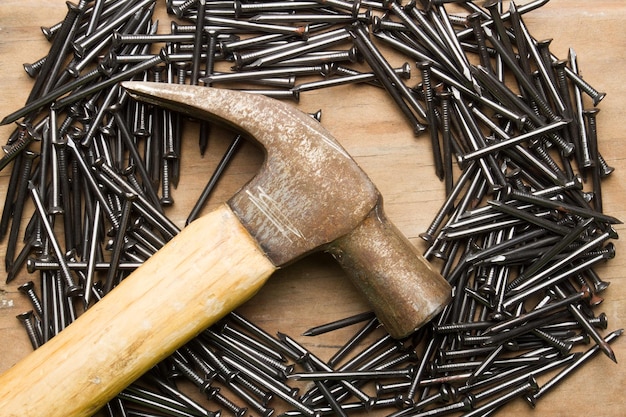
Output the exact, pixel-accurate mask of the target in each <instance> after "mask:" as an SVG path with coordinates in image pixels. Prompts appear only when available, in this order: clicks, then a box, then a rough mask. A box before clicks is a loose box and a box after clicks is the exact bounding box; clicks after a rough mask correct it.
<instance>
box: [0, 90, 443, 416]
mask: <svg viewBox="0 0 626 417" xmlns="http://www.w3.org/2000/svg"><path fill="white" fill-rule="evenodd" d="M123 86H124V87H125V88H126V89H127V90H128V92H129V93H130V94H131V95H132V96H133V97H134V98H136V99H138V100H142V101H146V102H149V103H153V104H156V105H160V106H164V107H167V108H170V109H173V110H176V111H179V112H182V113H186V114H188V115H190V116H193V117H195V118H197V119H201V120H211V121H216V122H222V123H225V124H226V125H228V126H231V127H233V128H235V129H236V130H238V131H240V132H242V133H243V134H245V135H246V136H247V137H249V138H252V139H254V140H255V141H256V142H258V143H259V144H260V145H261V146H262V147H263V149H264V150H265V152H266V155H265V161H264V163H263V166H262V167H261V170H260V172H259V173H258V174H257V175H256V176H255V177H254V178H253V179H252V180H251V181H250V182H249V183H248V184H246V185H245V186H244V187H243V188H242V189H241V190H240V191H238V192H237V194H235V195H234V196H233V197H232V198H231V199H230V200H229V201H228V202H227V203H225V204H223V205H221V206H220V207H219V208H217V209H216V210H214V211H213V212H211V213H209V214H207V215H205V216H203V217H201V218H199V219H197V220H196V221H194V222H192V223H191V224H189V225H188V226H187V227H186V228H184V229H183V230H182V232H181V233H180V234H178V235H177V236H176V237H174V238H173V239H172V240H171V241H170V242H169V243H168V244H167V245H165V246H164V247H163V248H162V249H161V250H159V251H158V252H157V253H156V254H155V255H154V256H152V257H151V258H150V259H149V260H148V261H146V262H145V263H144V264H143V265H142V266H141V267H139V268H138V269H137V270H136V271H135V272H133V273H132V274H131V275H130V276H129V277H127V278H126V279H124V280H123V281H122V282H121V284H120V285H118V286H117V287H116V288H114V289H113V291H111V292H110V293H109V294H108V295H107V296H106V297H104V298H103V299H102V300H100V301H99V302H98V303H96V304H95V305H93V306H92V307H91V308H90V309H89V310H87V311H86V312H85V313H84V314H82V315H81V316H80V317H79V318H78V319H77V320H76V321H75V322H74V323H72V324H71V325H70V326H68V327H67V328H66V329H65V330H63V331H62V332H61V333H60V334H59V335H57V336H55V337H54V338H52V339H51V340H50V341H49V342H47V343H46V344H44V345H43V346H41V347H40V348H39V349H37V350H35V351H34V352H32V353H31V354H30V355H29V356H27V357H26V358H24V359H23V360H22V361H20V362H18V363H17V364H16V365H14V366H13V367H12V368H10V369H9V370H8V371H6V372H5V373H4V374H3V375H0V414H1V415H2V416H4V417H9V416H12V417H18V416H19V417H29V416H33V417H34V416H37V417H40V416H48V417H56V416H58V417H68V416H72V417H77V416H90V415H93V414H94V413H96V412H97V411H98V410H99V409H100V408H101V407H102V406H104V405H105V404H106V402H107V401H109V400H111V399H112V398H113V397H114V396H115V395H116V394H117V393H119V392H120V391H122V390H123V389H124V388H125V387H126V386H128V385H129V384H130V383H132V382H133V381H134V380H135V379H137V378H138V377H140V376H141V375H142V374H143V373H145V372H146V371H148V370H149V369H150V368H151V367H153V366H154V365H156V364H157V363H158V362H160V361H161V360H163V359H165V358H166V357H167V356H169V355H170V354H172V353H173V352H174V351H175V350H176V349H177V348H179V347H180V346H182V345H184V344H185V343H186V342H187V341H189V340H190V339H192V338H193V337H195V336H196V335H197V334H198V333H200V332H201V331H202V330H204V329H205V328H207V327H209V326H210V325H211V324H213V323H215V322H216V321H218V320H219V319H220V318H222V317H223V316H225V315H226V314H227V313H229V312H230V311H232V310H234V309H235V308H236V307H238V306H239V305H240V304H242V303H243V302H245V301H246V300H248V299H249V298H250V297H252V296H253V295H254V294H255V293H256V292H257V291H258V290H259V288H260V287H261V286H262V285H263V284H264V283H265V281H266V280H267V279H268V278H269V276H270V275H271V274H272V273H273V272H274V271H275V270H276V269H278V268H280V267H282V266H284V265H287V264H289V263H291V262H293V261H295V260H297V259H298V258H300V257H303V256H304V255H306V254H307V253H310V252H312V251H315V250H324V251H327V252H329V253H331V254H332V255H333V256H334V258H336V259H337V261H338V262H339V263H340V264H341V265H342V266H343V267H344V269H345V270H346V271H347V272H348V275H349V276H350V277H351V278H352V281H353V282H354V284H355V286H356V287H357V288H359V289H360V290H361V291H362V292H363V294H364V296H365V297H366V299H367V300H368V301H369V302H370V304H371V306H372V308H373V310H374V312H375V313H376V315H377V317H378V319H379V320H380V322H381V323H382V324H383V325H384V327H385V328H386V330H387V331H388V332H389V333H390V334H391V335H392V336H393V337H396V338H402V337H405V336H407V335H409V334H411V333H412V332H413V331H415V330H416V329H418V328H419V327H420V326H422V325H424V324H425V323H426V322H428V321H429V320H430V319H431V318H432V317H433V316H435V315H436V314H437V313H438V312H439V311H441V309H442V308H443V307H444V306H445V305H446V304H447V303H448V302H449V299H450V286H449V284H448V283H447V281H446V280H444V279H443V277H441V275H439V273H437V272H436V271H435V270H434V269H433V268H432V267H431V266H430V265H429V264H428V262H427V261H426V260H424V259H423V258H422V257H421V256H420V255H419V254H418V252H417V250H416V249H415V248H414V247H413V245H412V244H411V243H410V242H409V241H408V240H407V239H406V238H405V237H404V236H402V234H401V233H400V232H399V231H398V230H397V229H396V228H395V227H394V226H393V224H391V223H390V221H389V220H388V219H387V218H386V217H385V214H384V213H383V207H382V198H381V195H380V193H379V192H378V190H377V189H376V187H375V186H374V185H373V184H372V182H371V181H370V180H369V178H368V177H367V176H366V174H365V173H364V172H363V171H362V170H361V169H360V168H359V166H358V165H357V164H356V162H355V161H354V160H353V159H352V158H351V157H350V156H349V155H348V153H347V152H346V151H345V150H344V149H343V148H342V147H341V146H340V145H339V144H338V143H337V141H336V140H335V139H334V138H333V137H332V136H331V134H330V133H329V132H328V131H327V130H325V129H324V128H323V127H322V126H321V125H320V124H319V123H318V122H317V121H316V120H314V119H313V118H311V117H310V116H309V115H307V114H305V113H303V112H301V111H299V110H297V109H296V108H294V107H293V106H291V105H288V104H284V103H282V102H279V101H276V100H274V99H270V98H266V97H263V96H258V95H251V94H246V93H242V92H236V91H232V90H221V89H215V88H207V87H198V86H182V85H173V84H172V85H168V84H156V83H143V82H126V83H123Z"/></svg>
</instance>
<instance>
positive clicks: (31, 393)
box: [0, 205, 275, 417]
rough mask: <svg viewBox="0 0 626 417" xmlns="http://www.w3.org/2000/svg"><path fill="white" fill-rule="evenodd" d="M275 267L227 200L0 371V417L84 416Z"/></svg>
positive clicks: (240, 298)
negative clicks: (33, 349)
mask: <svg viewBox="0 0 626 417" xmlns="http://www.w3.org/2000/svg"><path fill="white" fill-rule="evenodd" d="M274 271H275V267H274V265H273V264H272V263H271V262H270V261H269V260H268V259H267V258H266V257H265V256H264V254H263V253H262V251H261V250H260V248H259V247H258V246H257V244H256V242H255V241H254V240H253V239H252V238H251V237H250V235H249V234H248V232H247V231H246V230H245V229H244V228H243V227H242V226H241V224H240V223H239V221H238V219H237V218H236V217H235V215H234V214H233V213H232V211H231V210H230V208H229V207H228V206H226V205H223V206H221V207H220V208H218V209H217V210H216V211H214V212H212V213H210V214H208V215H206V216H204V217H202V218H199V219H198V220H196V221H194V222H193V223H191V224H190V225H189V226H188V227H186V228H185V229H183V231H182V232H181V233H180V234H179V235H177V236H176V237H175V238H174V239H173V240H171V241H170V242H169V243H168V244H167V245H166V246H164V247H163V248H162V249H161V250H160V251H159V252H158V253H157V254H155V255H154V256H153V257H152V258H150V259H149V260H148V261H147V262H145V263H144V264H143V265H142V266H141V267H140V268H139V269H137V270H136V271H135V272H134V273H133V274H131V275H130V276H129V277H128V278H126V279H125V280H124V281H122V283H121V284H120V285H119V286H117V287H116V288H115V289H114V290H113V291H112V292H111V293H110V294H108V295H107V296H106V297H104V298H103V299H102V300H101V301H99V302H98V303H97V304H95V305H94V306H93V307H92V308H90V309H89V310H87V312H85V313H84V314H83V315H82V316H81V317H79V318H78V320H76V321H75V322H74V323H72V324H71V325H70V326H68V327H67V328H66V329H65V330H63V331H62V332H61V333H60V334H59V335H57V336H55V337H54V338H52V339H51V340H50V341H49V342H48V343H46V344H44V345H43V346H42V347H40V348H39V349H37V350H35V351H34V352H33V353H32V354H30V355H29V356H27V357H26V358H24V359H23V360H22V361H20V362H19V363H18V364H16V365H15V366H13V367H12V368H11V369H9V370H8V371H7V372H5V373H4V374H3V375H1V376H0V415H2V416H3V417H13V416H14V417H30V416H32V417H35V416H36V417H41V416H47V417H56V416H58V417H70V416H71V417H78V416H90V415H92V414H94V413H95V412H96V411H97V410H98V409H100V408H101V407H102V406H103V405H104V404H106V402H107V401H109V400H110V399H111V398H113V397H114V396H115V395H116V394H117V393H118V392H120V391H121V390H123V389H124V388H125V387H126V386H128V385H129V384H130V383H131V382H132V381H134V380H135V379H137V378H138V377H139V376H141V375H142V374H143V373H145V372H146V371H147V370H149V369H150V368H151V367H152V366H154V365H155V364H157V363H158V362H159V361H161V360H163V359H164V358H166V357H167V356H168V355H170V354H171V353H172V352H173V351H174V350H176V349H177V348H178V347H180V346H182V345H183V344H184V343H185V342H187V341H188V340H190V339H191V338H193V337H194V336H196V335H197V334H198V333H199V332H200V331H202V330H203V329H204V328H206V327H208V326H210V325H211V324H213V323H215V322H216V321H217V320H219V319H220V318H221V317H223V316H224V315H225V314H227V313H228V312H230V311H232V310H233V309H235V308H236V307H237V306H239V305H240V304H242V303H243V302H244V301H246V300H247V299H249V298H250V297H252V296H253V295H254V294H255V293H256V292H257V291H258V289H259V288H260V287H261V286H262V285H263V284H264V283H265V281H266V280H267V278H268V277H269V276H270V275H271V274H272V273H273V272H274Z"/></svg>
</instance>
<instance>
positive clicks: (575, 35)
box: [0, 0, 626, 416]
mask: <svg viewBox="0 0 626 417" xmlns="http://www.w3.org/2000/svg"><path fill="white" fill-rule="evenodd" d="M162 6H163V5H162V4H159V7H162ZM65 12H66V7H65V4H64V2H62V1H59V0H45V1H44V0H37V1H35V0H21V1H17V0H3V1H2V2H1V3H0V92H1V95H0V115H2V116H5V115H6V114H8V113H10V112H12V111H14V110H15V109H17V108H19V107H20V106H21V105H22V104H23V103H24V101H25V99H26V97H27V95H28V92H29V91H30V88H31V86H32V80H31V79H30V78H29V77H28V76H27V75H26V74H25V73H24V71H23V70H22V68H21V64H22V63H25V62H33V61H35V60H37V59H39V58H40V57H41V56H43V55H44V54H45V53H46V51H47V48H48V47H49V44H48V43H47V41H46V40H45V39H44V37H43V36H42V35H41V32H40V30H39V27H40V26H48V25H52V24H54V23H56V22H57V21H59V20H60V19H61V18H62V17H63V16H64V15H65ZM164 22H165V21H164ZM525 22H526V23H527V25H528V26H529V28H530V30H531V33H532V34H533V35H534V36H535V37H536V38H537V39H543V38H553V42H552V44H551V50H552V52H553V53H554V54H555V55H557V56H559V57H563V58H565V57H567V50H568V48H569V47H570V46H571V47H573V48H574V49H575V50H576V52H577V53H578V56H579V65H580V68H581V71H582V73H583V76H584V77H585V79H586V80H588V81H589V82H590V83H591V84H592V85H594V86H596V87H597V88H598V89H601V90H603V91H606V92H607V97H606V98H605V99H604V100H603V101H602V102H601V103H600V105H599V107H600V108H601V112H600V114H599V116H598V125H599V148H600V151H601V152H602V154H603V155H604V157H605V158H606V160H607V162H608V163H609V165H611V166H614V167H616V171H615V172H614V173H613V174H612V175H611V176H610V177H609V178H608V179H606V180H605V181H604V182H603V195H604V211H605V212H606V213H607V214H610V215H613V216H615V217H617V218H620V219H622V220H624V219H626V209H625V207H626V192H625V188H626V185H625V184H626V169H624V163H625V161H626V140H625V138H624V136H625V134H624V127H623V120H624V115H625V112H626V87H625V83H626V30H624V22H626V3H625V2H624V1H622V0H612V1H611V0H600V1H593V2H589V1H584V0H552V1H551V2H550V3H549V4H548V5H547V6H544V7H543V8H541V9H540V10H538V11H535V12H532V13H530V14H528V15H525ZM414 73H415V71H414ZM413 77H416V75H414V76H413ZM415 81H416V82H417V78H415ZM586 99H587V98H586ZM587 104H588V105H590V103H589V101H588V102H587ZM299 107H300V108H302V109H303V110H305V111H309V112H313V111H316V110H318V109H322V110H323V116H322V122H323V124H324V126H326V127H327V128H328V129H329V130H330V131H331V132H332V133H333V134H334V135H335V136H336V137H337V138H338V139H339V141H340V142H341V143H342V144H343V145H344V147H345V148H346V149H347V150H348V151H349V152H350V153H351V154H352V155H353V156H354V158H355V159H356V160H357V162H358V163H359V164H360V165H361V166H362V168H363V169H364V170H365V171H366V172H367V173H368V174H369V176H370V177H371V178H372V180H373V181H374V182H375V183H376V185H377V186H378V187H379V189H380V190H381V192H382V194H383V195H384V198H385V207H386V211H387V213H388V216H389V217H390V219H392V220H393V221H394V223H395V224H396V225H397V226H398V227H399V228H400V229H401V230H402V231H403V232H404V233H405V234H406V235H407V236H408V237H409V238H410V240H411V241H412V242H413V243H414V244H415V245H417V246H418V247H422V241H421V240H420V239H419V238H418V234H419V233H420V232H422V231H424V229H425V228H426V226H427V225H428V224H429V222H430V220H431V219H432V217H433V215H434V214H435V212H436V210H437V209H438V208H439V206H440V204H441V203H442V201H443V195H444V194H443V191H442V190H443V185H442V184H441V183H440V182H439V181H437V180H436V177H435V175H434V170H433V167H432V166H431V162H430V161H431V158H430V150H429V145H428V139H427V137H426V136H424V137H420V138H415V137H414V136H413V134H412V133H411V131H410V129H409V128H408V127H407V125H406V124H405V122H404V120H403V119H402V117H401V115H400V114H399V112H398V111H397V110H396V109H395V107H394V106H393V104H392V103H391V101H390V99H389V98H388V97H387V96H386V95H385V94H384V93H383V92H382V91H379V90H377V89H374V88H368V87H362V86H350V87H340V88H335V89H325V90H319V91H314V92H309V93H305V94H303V95H302V96H301V100H300V104H299ZM12 129H13V127H12V126H3V127H1V128H0V138H2V137H4V138H7V137H8V135H9V134H10V132H11V131H12ZM220 136H222V137H220ZM225 138H226V139H225ZM228 138H230V136H229V134H228V133H224V132H222V131H219V130H217V131H214V132H213V135H212V138H211V142H210V146H209V150H208V152H207V155H206V156H205V157H204V158H200V157H199V156H198V155H197V150H196V149H197V147H196V144H195V139H193V140H192V143H186V144H185V149H184V151H185V158H186V159H187V161H188V163H187V165H186V167H185V172H184V177H183V178H182V179H181V186H180V187H179V188H178V189H177V190H175V193H174V198H175V201H176V203H175V205H174V207H172V209H171V210H170V212H168V214H170V215H171V217H172V218H173V219H174V220H175V221H176V222H177V224H178V225H179V226H182V225H183V224H184V219H185V217H186V213H187V212H188V211H189V209H190V207H191V206H192V204H193V203H194V201H195V198H197V195H198V194H199V192H200V190H201V189H202V188H203V187H204V184H205V182H206V180H207V178H208V175H210V172H212V170H213V167H214V166H215V164H216V163H217V161H218V160H219V158H220V157H221V154H222V152H223V149H225V147H226V146H227V143H228ZM0 141H2V142H4V140H2V139H0ZM260 161H261V156H260V155H258V153H256V150H255V149H254V148H252V147H250V146H247V147H245V148H244V149H243V152H242V153H241V154H240V155H238V156H237V158H236V159H235V161H234V162H233V164H232V165H231V166H230V167H229V169H228V171H227V175H226V177H225V178H224V180H223V181H222V183H221V184H220V187H219V190H218V191H217V192H216V193H215V194H214V195H213V197H212V200H211V204H210V206H211V207H215V205H216V204H218V203H219V202H221V201H224V200H225V199H227V198H228V197H229V194H232V192H233V191H234V190H236V188H237V187H238V186H239V185H241V184H242V183H243V182H244V181H245V180H246V179H247V178H249V177H250V176H252V175H253V174H254V171H255V169H256V168H257V167H258V165H259V163H260ZM8 173H9V170H8V169H5V170H3V171H2V172H0V191H1V192H2V194H3V192H4V190H5V189H6V184H7V176H8ZM616 230H617V231H618V233H620V234H621V235H622V238H623V235H624V233H625V231H626V227H624V225H618V226H617V227H616ZM614 243H615V246H616V249H617V256H616V258H615V259H613V260H611V261H609V262H608V263H606V264H605V265H602V266H601V267H599V268H598V269H597V271H598V272H599V274H600V275H601V276H602V278H603V279H605V280H607V281H610V282H611V285H610V287H609V288H608V289H607V290H606V291H605V292H604V293H603V294H602V295H603V297H605V301H604V303H603V304H602V305H601V306H600V307H599V308H598V311H604V312H605V313H606V314H607V316H608V318H609V329H617V328H621V327H625V326H626V319H625V317H626V280H625V279H624V278H625V277H624V274H625V272H624V271H625V270H626V261H624V259H625V256H626V255H625V254H624V250H625V249H626V245H625V244H624V241H623V240H616V241H614ZM0 253H2V254H3V253H4V246H1V247H0ZM29 279H31V278H30V277H29V276H28V274H27V273H26V272H24V273H22V274H21V275H20V276H19V277H18V278H17V279H16V280H15V281H13V282H12V283H11V284H10V285H5V284H4V279H2V280H0V281H2V282H0V371H3V370H5V369H7V368H9V367H10V366H11V365H13V364H14V363H15V362H16V361H17V360H19V359H20V358H22V357H24V356H26V355H27V354H28V353H29V352H30V351H31V350H32V349H31V347H30V344H29V342H28V339H27V338H26V335H25V333H24V331H23V329H22V327H21V326H20V323H19V322H18V321H17V320H16V319H15V316H16V315H17V314H19V313H21V312H23V311H25V310H27V309H30V307H29V305H28V303H27V301H26V300H25V298H24V297H23V296H22V295H21V294H19V293H18V291H17V287H18V286H19V285H20V284H22V283H24V282H25V281H27V280H29ZM366 309H367V307H366V305H365V303H364V302H363V300H362V299H361V298H360V297H359V296H358V295H357V294H356V293H355V291H354V289H353V288H352V287H351V286H350V284H349V283H348V282H347V280H346V279H345V277H344V275H343V272H342V271H341V270H340V269H339V268H338V266H337V265H336V264H335V263H334V262H333V261H332V260H331V259H330V258H329V257H328V256H325V255H313V256H310V257H308V258H306V259H303V260H302V261H299V262H298V263H296V264H294V265H292V266H290V267H288V268H286V269H284V270H283V271H279V272H278V273H277V274H275V275H274V276H273V277H272V278H271V279H270V281H269V283H268V284H267V285H266V286H265V287H264V288H263V289H262V290H261V292H260V293H259V294H258V295H257V296H255V297H254V298H253V299H252V300H251V301H250V302H248V303H247V304H246V305H245V306H244V308H243V310H242V311H243V312H244V313H245V314H247V315H248V316H250V318H252V319H254V321H255V322H256V323H258V324H259V325H261V326H263V327H264V328H265V329H267V330H268V331H270V332H275V331H277V330H279V331H282V332H285V333H287V334H290V335H292V336H294V337H297V338H298V339H299V340H300V341H301V342H302V343H304V344H306V345H307V346H308V347H310V348H311V349H313V350H314V351H315V352H317V353H318V354H319V355H320V356H321V357H323V358H325V357H328V356H329V355H330V354H331V352H333V351H334V349H336V348H337V346H339V345H340V344H341V343H343V342H342V340H343V339H342V338H343V337H345V335H346V333H345V332H344V333H343V334H341V332H339V333H333V334H328V335H326V336H324V337H320V338H315V339H310V338H305V337H300V334H301V333H302V332H303V331H304V330H306V329H307V328H309V327H311V326H314V325H317V324H320V323H324V322H328V321H332V320H335V319H338V318H341V317H345V316H348V315H351V314H354V313H358V312H361V311H364V310H366ZM613 348H614V350H615V352H616V355H617V358H618V361H620V364H619V365H615V364H614V363H612V362H611V361H610V360H609V359H608V358H606V357H604V356H598V357H597V358H596V359H594V360H593V361H592V362H591V363H589V364H588V365H586V366H585V367H583V369H581V370H580V371H579V372H577V373H576V374H575V375H573V376H572V377H571V378H570V379H569V380H568V381H567V382H566V383H565V384H563V385H561V386H560V387H559V388H558V389H556V390H555V391H554V392H552V393H550V394H549V396H547V397H546V398H545V399H544V400H543V401H541V402H539V404H538V406H537V408H536V409H535V410H534V411H533V410H531V409H530V408H529V407H528V406H527V405H526V404H524V403H523V402H521V401H518V402H515V403H513V404H511V405H509V406H508V407H507V409H506V411H505V412H510V413H512V414H514V415H518V416H533V415H534V416H538V415H541V416H566V415H567V416H573V415H576V416H578V415H580V416H583V415H584V416H587V415H598V416H622V415H624V407H626V401H625V400H624V396H623V392H624V388H626V377H625V376H624V375H625V373H624V371H623V364H621V362H623V361H624V360H626V343H624V341H623V340H618V341H617V342H616V343H615V344H614V345H613ZM0 415H1V410H0ZM503 415H504V413H503Z"/></svg>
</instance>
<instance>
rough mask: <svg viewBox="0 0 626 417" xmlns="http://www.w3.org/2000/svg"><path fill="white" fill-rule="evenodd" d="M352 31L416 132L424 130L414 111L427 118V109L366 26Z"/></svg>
mask: <svg viewBox="0 0 626 417" xmlns="http://www.w3.org/2000/svg"><path fill="white" fill-rule="evenodd" d="M352 29H353V30H352V31H351V32H350V33H351V34H352V36H353V41H354V43H355V46H356V47H357V48H358V49H359V52H360V53H361V54H362V55H363V56H364V57H365V60H366V61H367V63H368V65H369V66H370V67H371V68H372V70H373V71H374V72H375V73H376V74H377V76H378V79H379V81H380V82H381V83H382V84H383V85H384V86H385V90H387V92H388V93H389V94H390V95H391V96H392V97H393V99H394V100H395V102H396V104H397V105H398V107H399V108H400V110H401V111H402V113H404V115H405V116H406V117H407V119H408V120H409V123H410V124H411V126H412V127H413V131H414V133H415V134H416V135H417V134H419V133H420V132H422V131H423V130H424V127H423V126H422V125H421V123H420V122H419V121H418V120H417V117H416V116H415V114H414V113H413V111H415V112H417V115H418V116H419V117H421V118H422V119H426V111H425V110H424V108H423V107H422V105H421V104H419V103H418V102H417V100H416V99H415V97H414V96H413V94H412V93H411V92H410V91H409V90H408V88H407V87H406V85H405V84H404V83H403V82H402V80H401V79H400V78H399V76H398V75H397V74H396V73H395V72H394V71H393V68H392V67H391V66H390V65H389V63H388V62H387V61H386V60H385V59H384V57H383V56H382V54H381V53H380V51H379V50H378V48H377V47H376V46H375V45H374V44H373V43H372V42H371V40H370V39H369V35H368V34H367V32H366V30H365V28H364V27H362V26H360V25H355V26H353V27H352ZM405 99H406V100H407V101H408V102H409V103H410V104H411V108H412V109H413V110H411V108H409V107H408V105H407V104H406V103H405V102H404V100H405Z"/></svg>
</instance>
